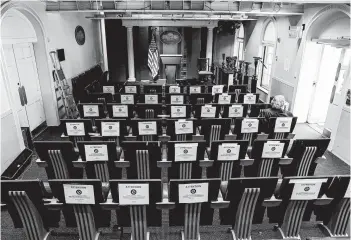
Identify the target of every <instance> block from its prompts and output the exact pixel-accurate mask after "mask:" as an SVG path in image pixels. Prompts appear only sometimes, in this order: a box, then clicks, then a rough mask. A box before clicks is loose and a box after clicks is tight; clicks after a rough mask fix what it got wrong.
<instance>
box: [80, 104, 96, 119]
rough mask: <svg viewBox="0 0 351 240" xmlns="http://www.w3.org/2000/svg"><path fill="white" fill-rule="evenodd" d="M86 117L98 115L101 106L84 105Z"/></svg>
mask: <svg viewBox="0 0 351 240" xmlns="http://www.w3.org/2000/svg"><path fill="white" fill-rule="evenodd" d="M83 114H84V117H98V116H99V106H98V105H83Z"/></svg>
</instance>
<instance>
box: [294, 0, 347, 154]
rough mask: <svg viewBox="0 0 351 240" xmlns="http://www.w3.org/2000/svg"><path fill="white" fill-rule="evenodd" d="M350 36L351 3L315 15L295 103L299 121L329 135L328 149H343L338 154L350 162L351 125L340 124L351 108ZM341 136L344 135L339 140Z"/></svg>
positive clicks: (304, 53)
mask: <svg viewBox="0 0 351 240" xmlns="http://www.w3.org/2000/svg"><path fill="white" fill-rule="evenodd" d="M349 36H350V13H349V7H348V6H346V5H329V6H327V7H325V8H323V9H322V10H320V11H319V12H318V13H316V14H315V16H314V17H313V18H312V20H311V21H310V23H309V24H308V26H307V31H306V39H305V47H304V52H303V57H302V65H301V70H300V78H299V83H298V87H297V91H296V97H295V104H294V115H296V116H297V117H298V119H299V121H300V122H307V123H309V124H310V126H312V127H313V128H314V129H315V130H317V131H319V132H320V133H323V134H324V135H325V136H327V137H330V138H331V143H330V144H329V150H330V151H335V149H337V148H341V151H340V152H343V154H337V155H339V156H340V155H343V156H341V158H342V159H344V160H345V159H348V161H349V155H350V150H349V147H346V144H347V146H349V143H350V136H349V134H348V133H349V131H350V130H349V129H350V126H349V124H346V125H345V126H341V125H343V124H341V123H343V122H346V121H345V119H348V121H347V122H348V123H349V121H350V108H349V107H347V106H346V105H345V102H346V98H347V97H346V96H347V91H348V89H349V88H350V87H349V84H350V83H349V80H347V79H349V77H350V55H351V52H350V49H349V47H350V43H349V39H348V38H349ZM340 124H341V125H340ZM341 128H343V130H342V129H341ZM342 132H345V133H347V134H346V135H348V136H346V135H345V134H343V133H342ZM340 136H343V138H342V139H339V140H338V138H339V137H340ZM337 142H339V144H337V145H335V143H337ZM347 149H348V150H347ZM347 152H348V154H347Z"/></svg>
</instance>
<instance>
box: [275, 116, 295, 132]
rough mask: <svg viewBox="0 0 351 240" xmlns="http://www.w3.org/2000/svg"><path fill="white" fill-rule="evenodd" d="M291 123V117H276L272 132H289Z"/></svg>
mask: <svg viewBox="0 0 351 240" xmlns="http://www.w3.org/2000/svg"><path fill="white" fill-rule="evenodd" d="M291 122H292V118H291V117H278V118H277V120H276V121H275V126H274V132H290V127H291Z"/></svg>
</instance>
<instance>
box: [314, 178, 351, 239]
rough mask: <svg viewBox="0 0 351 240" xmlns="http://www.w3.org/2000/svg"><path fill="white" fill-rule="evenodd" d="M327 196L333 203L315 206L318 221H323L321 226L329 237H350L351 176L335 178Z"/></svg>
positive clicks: (327, 191)
mask: <svg viewBox="0 0 351 240" xmlns="http://www.w3.org/2000/svg"><path fill="white" fill-rule="evenodd" d="M325 194H326V196H327V197H329V198H333V201H332V202H331V203H330V204H328V205H324V206H316V205H315V206H314V213H315V214H316V216H317V220H320V221H323V223H320V224H319V226H320V227H321V229H322V230H324V233H325V234H326V235H327V236H328V237H335V238H338V237H344V238H347V237H349V235H348V230H347V229H348V226H349V221H350V176H336V177H334V178H333V180H332V182H331V183H330V185H329V187H328V189H327V190H326V193H325Z"/></svg>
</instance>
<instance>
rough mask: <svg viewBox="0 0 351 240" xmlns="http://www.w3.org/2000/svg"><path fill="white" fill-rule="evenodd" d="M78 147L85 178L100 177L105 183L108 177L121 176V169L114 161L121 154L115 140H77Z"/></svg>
mask: <svg viewBox="0 0 351 240" xmlns="http://www.w3.org/2000/svg"><path fill="white" fill-rule="evenodd" d="M78 148H79V153H80V156H81V161H82V162H81V165H82V167H84V168H85V172H86V175H87V178H90V179H100V180H101V182H103V183H104V184H105V185H106V183H108V181H109V180H110V179H120V178H121V169H119V168H116V167H115V161H117V160H118V157H119V155H120V154H121V153H120V152H117V147H116V143H115V142H111V141H86V142H78Z"/></svg>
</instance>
